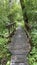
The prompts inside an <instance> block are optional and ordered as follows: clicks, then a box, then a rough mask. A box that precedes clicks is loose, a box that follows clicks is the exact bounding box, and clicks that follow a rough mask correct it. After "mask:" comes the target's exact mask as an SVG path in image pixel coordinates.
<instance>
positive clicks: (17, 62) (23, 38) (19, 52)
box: [0, 23, 31, 65]
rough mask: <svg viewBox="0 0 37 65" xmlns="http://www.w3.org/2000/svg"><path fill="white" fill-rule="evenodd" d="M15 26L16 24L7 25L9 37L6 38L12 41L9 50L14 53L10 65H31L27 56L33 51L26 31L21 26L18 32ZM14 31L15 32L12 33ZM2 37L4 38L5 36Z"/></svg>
mask: <svg viewBox="0 0 37 65" xmlns="http://www.w3.org/2000/svg"><path fill="white" fill-rule="evenodd" d="M15 26H16V25H15V23H10V24H8V25H6V28H7V29H8V32H9V36H8V37H6V38H9V40H11V42H10V43H9V44H8V49H9V51H10V52H11V53H12V56H11V63H10V65H29V63H28V60H27V55H28V53H29V51H30V49H31V46H30V43H29V39H28V38H27V34H26V31H25V30H24V29H23V28H22V27H21V26H19V27H18V28H17V30H16V31H15ZM12 29H13V31H11V30H12ZM14 31H15V34H14ZM13 34H14V35H13ZM12 35H13V36H12ZM0 36H2V37H4V36H3V35H0ZM3 62H4V61H3ZM3 65H4V63H3Z"/></svg>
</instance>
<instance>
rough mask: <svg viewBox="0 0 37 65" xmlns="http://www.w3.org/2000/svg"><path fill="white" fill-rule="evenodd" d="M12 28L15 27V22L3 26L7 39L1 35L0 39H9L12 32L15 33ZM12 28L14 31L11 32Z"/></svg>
mask: <svg viewBox="0 0 37 65" xmlns="http://www.w3.org/2000/svg"><path fill="white" fill-rule="evenodd" d="M14 26H16V23H15V22H13V23H7V24H6V25H5V29H8V33H9V35H8V36H7V37H5V36H4V35H3V34H0V37H2V38H10V37H11V36H12V35H13V34H14V31H15V28H14ZM12 27H13V29H14V30H13V31H12V32H11V29H12Z"/></svg>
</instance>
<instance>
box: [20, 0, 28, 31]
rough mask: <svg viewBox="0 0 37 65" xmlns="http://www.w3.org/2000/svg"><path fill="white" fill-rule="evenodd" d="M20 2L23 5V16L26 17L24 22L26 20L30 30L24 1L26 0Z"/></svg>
mask: <svg viewBox="0 0 37 65" xmlns="http://www.w3.org/2000/svg"><path fill="white" fill-rule="evenodd" d="M20 3H21V7H22V11H23V18H24V22H25V27H26V29H27V30H28V29H29V28H28V26H27V24H28V17H27V12H26V10H25V3H24V0H20Z"/></svg>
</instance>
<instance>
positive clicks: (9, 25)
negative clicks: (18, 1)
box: [6, 22, 15, 28]
mask: <svg viewBox="0 0 37 65" xmlns="http://www.w3.org/2000/svg"><path fill="white" fill-rule="evenodd" d="M14 24H15V22H13V23H8V24H6V28H10V27H11V26H12V25H14Z"/></svg>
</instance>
